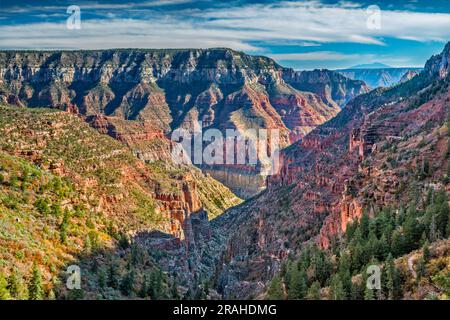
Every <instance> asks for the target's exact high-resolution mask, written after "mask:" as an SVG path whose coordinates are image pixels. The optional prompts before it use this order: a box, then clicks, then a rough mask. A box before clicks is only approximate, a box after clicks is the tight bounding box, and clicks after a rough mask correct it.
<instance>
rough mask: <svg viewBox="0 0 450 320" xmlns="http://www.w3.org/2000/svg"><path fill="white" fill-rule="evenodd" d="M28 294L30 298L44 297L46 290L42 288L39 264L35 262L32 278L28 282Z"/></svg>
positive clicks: (39, 298) (38, 298) (40, 298)
mask: <svg viewBox="0 0 450 320" xmlns="http://www.w3.org/2000/svg"><path fill="white" fill-rule="evenodd" d="M28 295H29V299H30V300H42V299H44V290H43V289H42V277H41V272H40V271H39V268H38V266H37V265H36V263H35V264H33V269H32V271H31V279H30V282H29V284H28Z"/></svg>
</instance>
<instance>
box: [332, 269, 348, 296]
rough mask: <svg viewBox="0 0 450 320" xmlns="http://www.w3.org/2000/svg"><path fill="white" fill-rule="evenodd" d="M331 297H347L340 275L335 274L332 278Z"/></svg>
mask: <svg viewBox="0 0 450 320" xmlns="http://www.w3.org/2000/svg"><path fill="white" fill-rule="evenodd" d="M330 299H331V300H344V299H345V291H344V286H343V284H342V281H341V279H340V278H339V275H337V274H335V275H334V276H333V277H332V278H331V287H330Z"/></svg>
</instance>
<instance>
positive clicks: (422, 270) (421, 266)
mask: <svg viewBox="0 0 450 320" xmlns="http://www.w3.org/2000/svg"><path fill="white" fill-rule="evenodd" d="M416 270H417V278H418V279H421V278H423V277H425V276H426V273H427V268H426V265H425V261H424V259H423V258H420V259H419V260H418V261H417V267H416Z"/></svg>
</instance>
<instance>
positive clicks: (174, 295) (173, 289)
mask: <svg viewBox="0 0 450 320" xmlns="http://www.w3.org/2000/svg"><path fill="white" fill-rule="evenodd" d="M206 291H209V289H207V290H206ZM206 294H207V295H208V294H209V292H206ZM170 295H171V296H172V299H174V300H178V299H180V294H179V293H178V285H177V278H176V277H174V278H173V281H172V286H171V288H170Z"/></svg>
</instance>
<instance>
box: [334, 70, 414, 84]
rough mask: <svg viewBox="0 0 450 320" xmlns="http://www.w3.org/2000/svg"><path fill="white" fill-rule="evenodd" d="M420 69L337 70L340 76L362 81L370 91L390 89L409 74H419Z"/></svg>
mask: <svg viewBox="0 0 450 320" xmlns="http://www.w3.org/2000/svg"><path fill="white" fill-rule="evenodd" d="M421 70H422V68H413V67H412V68H389V67H388V68H378V69H375V68H365V69H363V68H356V67H354V68H351V69H342V70H337V71H338V72H339V73H340V74H342V75H344V76H345V77H347V78H350V79H353V80H362V81H364V82H365V83H366V84H367V85H368V86H369V87H371V88H372V89H374V88H378V87H390V86H393V85H396V84H398V83H399V82H400V80H401V79H402V77H403V76H404V75H405V74H406V73H409V72H415V73H417V72H420V71H421Z"/></svg>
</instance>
